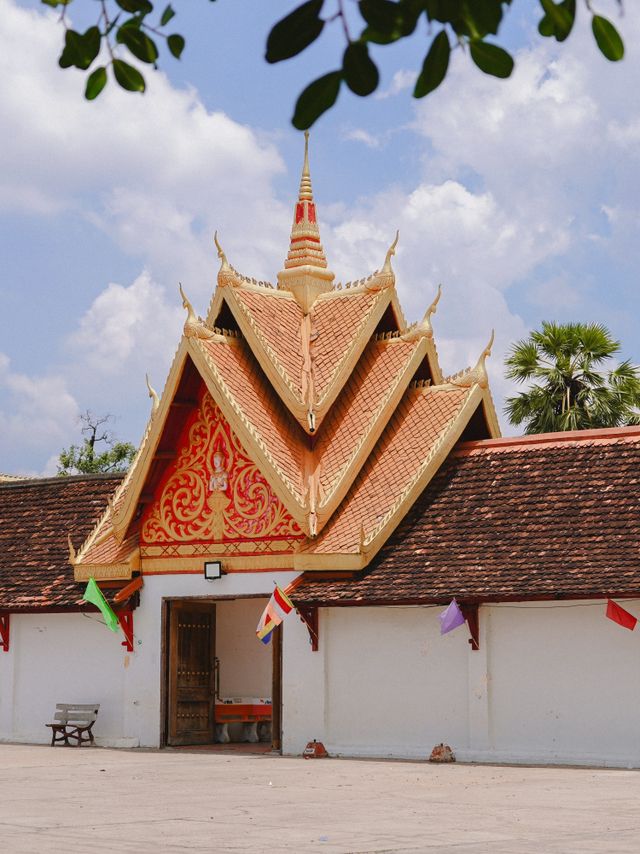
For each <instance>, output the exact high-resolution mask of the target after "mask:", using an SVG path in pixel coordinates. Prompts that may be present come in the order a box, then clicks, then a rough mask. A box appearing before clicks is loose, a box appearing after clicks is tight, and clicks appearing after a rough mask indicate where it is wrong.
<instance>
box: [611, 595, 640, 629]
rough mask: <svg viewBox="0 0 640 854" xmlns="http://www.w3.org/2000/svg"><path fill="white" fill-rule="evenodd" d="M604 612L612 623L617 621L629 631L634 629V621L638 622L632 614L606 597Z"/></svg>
mask: <svg viewBox="0 0 640 854" xmlns="http://www.w3.org/2000/svg"><path fill="white" fill-rule="evenodd" d="M606 614H607V617H609V619H610V620H613V622H614V623H618V625H620V626H624V628H625V629H630V630H631V631H633V630H634V629H635V627H636V623H637V622H638V621H637V620H636V618H635V617H634V616H633V614H630V613H629V612H628V611H625V610H624V608H621V607H620V605H618V604H616V603H615V602H614V601H613V599H607V612H606Z"/></svg>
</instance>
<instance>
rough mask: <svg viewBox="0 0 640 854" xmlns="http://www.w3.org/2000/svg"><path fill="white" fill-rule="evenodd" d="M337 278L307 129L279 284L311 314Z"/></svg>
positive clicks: (279, 274)
mask: <svg viewBox="0 0 640 854" xmlns="http://www.w3.org/2000/svg"><path fill="white" fill-rule="evenodd" d="M333 279H334V275H333V273H332V272H331V271H330V270H328V269H327V259H326V257H325V254H324V249H323V248H322V243H321V242H320V229H319V228H318V220H317V216H316V206H315V202H314V200H313V189H312V187H311V172H310V170H309V132H308V131H305V132H304V161H303V164H302V175H301V177H300V189H299V191H298V201H297V202H296V205H295V208H294V213H293V226H292V228H291V240H290V243H289V253H288V255H287V257H286V259H285V262H284V269H283V270H281V271H280V273H278V287H279V288H280V289H281V290H287V291H291V292H292V293H293V295H294V296H295V298H296V299H297V300H298V302H299V303H300V305H301V306H302V309H303V311H304V312H305V314H307V313H308V312H309V309H310V308H311V306H312V305H313V303H314V302H315V300H316V298H317V297H318V296H319V295H320V294H321V293H324V292H325V291H329V290H331V283H332V282H333Z"/></svg>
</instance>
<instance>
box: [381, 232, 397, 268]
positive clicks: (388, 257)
mask: <svg viewBox="0 0 640 854" xmlns="http://www.w3.org/2000/svg"><path fill="white" fill-rule="evenodd" d="M399 239H400V230H399V229H396V237H395V240H394V241H393V243H392V244H391V246H390V247H389V248H388V249H387V254H386V257H385V259H384V266H383V267H382V270H381V272H382V273H386V274H387V275H393V270H392V268H391V258H392V256H393V255H395V254H396V246H397V245H398V240H399Z"/></svg>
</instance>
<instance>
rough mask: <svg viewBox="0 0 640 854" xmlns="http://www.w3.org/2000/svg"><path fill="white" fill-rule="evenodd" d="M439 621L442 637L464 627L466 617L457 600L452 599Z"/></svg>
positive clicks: (439, 616) (440, 615)
mask: <svg viewBox="0 0 640 854" xmlns="http://www.w3.org/2000/svg"><path fill="white" fill-rule="evenodd" d="M438 619H439V620H440V634H441V635H446V633H447V632H452V631H453V630H454V629H457V628H458V626H462V625H464V615H463V613H462V611H461V610H460V608H459V607H458V603H457V602H456V600H455V599H452V600H451V604H450V605H449V606H448V608H447V609H446V610H445V611H443V612H442V613H441V614H439V615H438Z"/></svg>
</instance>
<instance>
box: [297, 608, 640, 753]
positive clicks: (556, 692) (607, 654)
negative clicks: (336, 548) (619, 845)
mask: <svg viewBox="0 0 640 854" xmlns="http://www.w3.org/2000/svg"><path fill="white" fill-rule="evenodd" d="M638 605H639V603H638V602H634V603H630V604H629V605H628V606H629V608H630V610H631V611H632V612H634V613H638V610H639V607H638ZM441 610H442V608H405V607H397V608H368V607H355V608H332V609H321V610H320V649H319V650H318V652H315V653H314V652H311V649H310V646H309V643H308V637H307V633H306V630H305V629H304V626H301V625H296V623H295V622H292V621H287V624H286V627H285V634H284V686H283V690H284V713H283V718H284V731H283V747H284V752H285V753H289V754H292V753H293V754H295V753H299V752H300V751H301V750H302V749H303V748H304V746H305V744H306V743H307V742H308V741H309V740H311V739H313V738H316V739H318V740H319V741H322V742H323V743H324V744H325V747H326V748H327V750H328V751H329V752H330V753H331V754H334V755H335V754H338V755H346V756H395V757H402V758H426V757H428V756H429V754H430V752H431V749H432V748H433V746H434V745H435V744H439V743H440V742H445V743H447V744H449V745H450V746H451V747H452V748H453V749H454V752H455V753H456V755H457V757H458V758H459V759H461V760H466V761H494V762H533V763H563V764H566V763H568V764H596V765H611V766H624V767H640V712H639V709H640V632H638V631H636V632H630V631H628V630H627V629H624V628H622V627H620V626H618V625H616V624H615V623H613V622H611V621H610V620H607V619H606V618H605V616H604V610H605V603H604V602H601V603H593V602H589V603H586V602H585V603H577V602H562V603H561V602H557V603H551V602H545V603H520V604H515V603H514V604H512V605H491V606H483V607H481V608H480V650H478V651H472V650H471V648H470V645H469V644H468V643H467V638H468V631H467V629H466V627H461V628H460V629H457V630H456V631H454V632H452V633H450V634H448V635H446V636H444V637H441V636H440V634H439V623H438V613H439V611H441Z"/></svg>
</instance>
